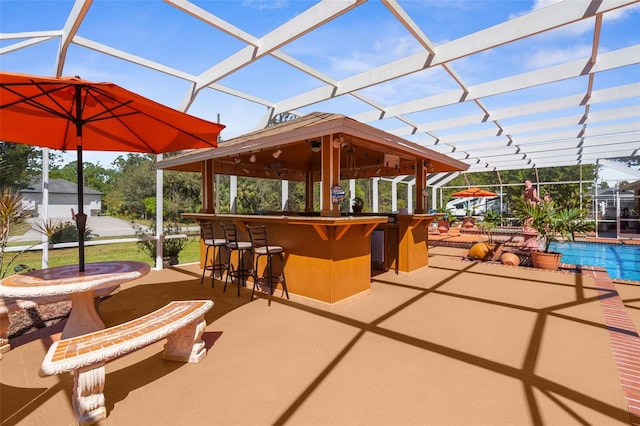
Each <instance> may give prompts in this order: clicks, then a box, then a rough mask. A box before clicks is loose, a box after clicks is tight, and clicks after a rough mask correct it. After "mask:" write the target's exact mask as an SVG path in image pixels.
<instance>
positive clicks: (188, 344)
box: [162, 315, 207, 363]
mask: <svg viewBox="0 0 640 426" xmlns="http://www.w3.org/2000/svg"><path fill="white" fill-rule="evenodd" d="M206 326H207V323H206V322H205V320H204V315H203V316H201V317H200V318H198V319H197V320H196V321H193V322H191V323H189V324H187V325H186V326H184V327H182V328H180V329H178V330H177V331H176V332H175V333H172V334H170V335H169V336H168V337H167V343H166V344H165V345H164V352H163V353H162V358H164V359H167V360H170V361H182V362H192V363H198V362H200V361H201V360H202V358H204V356H205V355H206V354H207V349H206V348H205V345H204V342H203V341H202V333H204V329H205V327H206Z"/></svg>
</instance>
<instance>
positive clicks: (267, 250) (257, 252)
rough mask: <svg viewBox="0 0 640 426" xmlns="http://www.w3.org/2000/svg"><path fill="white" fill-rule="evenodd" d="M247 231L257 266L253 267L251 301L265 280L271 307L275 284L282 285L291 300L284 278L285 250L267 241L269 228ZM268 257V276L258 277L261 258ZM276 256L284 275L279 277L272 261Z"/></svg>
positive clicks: (253, 228) (261, 227) (250, 228)
mask: <svg viewBox="0 0 640 426" xmlns="http://www.w3.org/2000/svg"><path fill="white" fill-rule="evenodd" d="M247 230H248V231H249V238H250V239H251V246H252V248H253V253H254V257H255V266H254V267H253V289H252V290H251V300H253V295H254V292H255V290H256V287H258V286H259V285H260V283H264V282H265V280H266V282H267V284H268V286H269V306H271V295H272V294H273V285H274V283H276V284H277V283H281V284H282V294H283V295H284V294H285V293H286V295H287V299H288V298H289V290H287V280H286V278H285V276H284V256H283V255H282V253H283V252H284V249H283V248H282V247H280V246H272V245H269V242H268V240H267V227H266V226H265V225H258V226H247ZM262 256H267V267H266V275H262V276H261V277H258V262H259V260H260V257H262ZM274 256H277V257H279V258H280V270H281V271H282V274H281V275H279V276H274V275H273V263H272V259H273V257H274Z"/></svg>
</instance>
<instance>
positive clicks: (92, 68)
mask: <svg viewBox="0 0 640 426" xmlns="http://www.w3.org/2000/svg"><path fill="white" fill-rule="evenodd" d="M193 3H194V4H196V5H197V6H199V7H201V8H203V9H205V10H207V11H209V12H211V13H212V14H214V15H216V16H218V17H219V18H222V19H224V20H226V21H228V22H229V23H231V24H233V25H234V26H235V27H237V28H239V29H240V30H242V31H244V32H246V33H249V34H251V35H252V36H254V37H258V38H259V37H262V36H264V35H265V34H268V33H269V32H270V31H272V30H274V29H275V28H277V27H278V26H280V25H282V24H283V23H285V22H286V21H288V20H290V19H291V18H293V17H295V16H297V15H299V14H301V13H303V12H304V11H305V10H307V9H309V8H310V7H312V6H313V5H314V4H315V2H314V1H305V0H273V1H270V0H238V1H234V0H226V1H219V0H216V1H193ZM399 3H400V4H401V5H402V7H403V8H404V9H405V10H406V11H407V12H408V14H409V15H410V16H411V17H412V18H413V19H414V20H415V21H416V22H417V23H418V24H419V25H420V27H421V28H422V29H423V31H424V32H425V33H426V34H427V36H428V37H429V38H430V40H431V41H432V42H433V43H434V44H435V45H436V46H437V45H439V44H441V43H445V42H448V41H450V40H454V39H457V38H460V37H463V36H465V35H468V34H472V33H474V32H477V31H480V30H482V29H484V28H488V27H490V26H493V25H496V24H498V23H500V22H503V21H505V20H508V19H511V18H514V17H516V16H519V15H522V14H525V13H528V12H530V11H531V10H534V9H537V8H540V7H544V6H546V5H548V4H549V3H551V2H549V1H524V0H509V1H500V0H491V1H482V0H460V1H444V0H399ZM72 7H73V2H72V1H56V0H51V1H31V0H16V1H14V0H0V30H1V32H2V33H15V32H31V31H51V30H60V29H62V28H63V27H64V24H65V21H66V19H67V16H68V14H69V11H70V10H71V8H72ZM610 25H615V31H607V28H608V26H610ZM638 28H640V9H639V8H638V7H635V8H627V9H625V10H624V13H622V12H621V13H616V12H613V13H610V14H607V15H606V19H605V21H604V23H603V31H602V35H601V43H600V48H601V52H602V51H606V50H615V49H619V48H621V47H624V46H628V45H631V44H637V43H640V30H638ZM78 36H81V37H84V38H87V39H89V40H92V41H94V42H98V43H102V44H105V45H109V46H111V47H114V48H116V49H119V50H122V51H125V52H127V53H129V54H132V55H138V56H142V57H145V58H148V59H150V60H153V61H155V62H158V63H161V64H164V65H167V66H170V67H172V68H176V69H179V70H181V71H184V72H187V73H190V74H193V75H198V74H200V73H202V72H204V71H206V70H207V69H209V68H210V67H212V66H214V65H215V64H217V63H218V62H220V61H221V60H223V59H224V58H226V57H228V56H230V55H232V54H233V53H235V52H237V51H239V50H240V49H242V48H243V47H245V44H244V43H242V42H240V41H239V40H237V39H235V38H233V37H231V36H229V35H227V34H224V33H222V32H220V31H219V30H217V29H214V28H212V27H210V26H208V25H206V24H205V23H203V22H201V21H199V20H197V19H195V18H193V17H191V16H189V15H188V14H185V13H183V12H181V11H179V10H177V9H176V8H175V7H173V6H172V5H170V4H167V3H165V2H160V1H151V0H139V1H129V0H116V1H105V0H96V1H94V3H93V5H92V6H91V9H90V11H89V13H88V14H87V17H86V18H85V20H84V22H83V23H82V26H81V27H80V30H79V31H78ZM592 39H593V23H592V22H579V23H576V24H573V25H571V26H569V27H566V28H561V29H558V30H553V31H549V32H547V33H543V34H540V35H538V36H533V37H529V38H526V39H523V40H520V41H517V42H514V43H510V44H508V45H504V46H500V47H498V48H495V49H491V50H489V51H486V52H483V53H480V54H477V55H473V56H471V57H466V58H463V59H458V60H455V61H452V62H451V65H452V66H453V67H454V68H455V70H456V72H457V73H458V74H459V75H460V76H461V77H462V78H463V79H464V80H465V82H466V83H467V84H469V85H475V84H481V83H483V82H488V81H492V80H495V79H498V78H504V77H508V76H511V75H515V74H519V73H523V72H527V71H532V70H536V69H540V68H544V67H548V66H551V65H555V64H559V63H563V62H567V61H569V60H571V59H574V58H581V57H584V56H585V55H588V54H589V50H590V49H591V41H592ZM19 41H20V40H15V39H14V40H0V48H2V47H6V46H10V45H12V44H14V43H16V42H19ZM57 49H58V39H54V40H50V41H46V42H43V43H40V44H36V45H34V46H31V47H29V48H26V49H22V50H16V51H13V52H10V53H7V54H4V55H0V69H2V70H5V71H14V72H23V73H31V74H38V75H53V74H54V73H55V60H56V59H55V58H56V54H57ZM421 49H422V47H421V46H420V44H419V43H418V42H417V41H416V40H415V39H414V38H413V37H412V36H411V35H410V34H409V33H408V32H407V30H406V29H405V28H404V27H403V26H401V25H400V24H399V23H398V21H397V20H396V19H395V18H394V17H393V16H392V15H391V13H390V12H389V10H388V9H387V8H385V7H384V5H383V4H382V3H380V2H379V1H377V0H369V1H368V2H367V3H365V4H364V5H363V6H360V7H358V8H356V9H354V10H353V11H352V12H348V13H346V14H344V15H342V16H341V17H339V18H337V19H336V20H334V21H333V22H331V23H329V24H328V25H325V26H321V27H319V28H317V29H316V30H314V31H312V32H310V33H308V34H306V35H304V36H302V37H300V38H299V39H297V40H295V41H294V42H292V43H290V44H288V45H285V46H283V47H282V48H281V50H282V51H283V52H284V53H286V54H287V55H290V56H292V57H294V58H296V59H297V60H299V61H301V62H303V63H305V64H307V65H309V66H312V67H314V68H316V69H317V70H319V71H320V72H322V73H324V74H325V75H327V76H329V77H330V78H333V79H336V80H340V79H344V78H347V77H350V76H353V75H356V74H358V73H361V72H363V71H366V70H369V69H371V68H374V67H376V66H380V65H383V64H386V63H389V62H392V61H394V60H397V59H400V58H404V57H407V56H409V55H411V54H413V53H416V52H419V51H420V50H421ZM497 58H499V60H498V59H497ZM504 58H508V59H507V60H505V59H504ZM627 68H628V69H627V70H624V71H619V72H611V73H608V75H607V73H603V74H604V75H602V76H599V78H598V79H597V80H596V82H595V84H596V86H597V87H595V88H594V89H598V88H605V87H610V86H613V85H617V84H623V83H625V82H626V83H631V82H637V81H638V80H639V76H640V67H639V66H632V67H627ZM63 75H79V76H81V77H82V78H85V79H87V80H94V81H112V82H114V83H117V84H119V85H122V86H124V87H126V88H127V89H129V90H132V91H135V92H138V93H141V94H143V95H145V96H147V97H150V98H152V99H154V100H156V101H159V102H162V103H164V104H166V105H169V106H171V107H174V108H178V107H179V106H180V104H181V102H182V100H183V98H184V96H185V94H186V93H187V91H188V88H189V85H188V84H187V82H185V81H183V80H180V79H178V78H175V77H171V76H168V75H165V74H162V73H158V72H156V71H152V70H149V69H146V68H143V67H140V66H138V65H134V64H131V63H128V62H125V61H122V60H119V59H116V58H113V57H111V56H108V55H104V54H101V53H99V52H96V51H93V50H89V49H85V48H83V47H79V46H76V45H73V44H72V45H71V47H70V48H69V51H68V54H67V60H66V63H65V68H64V72H63ZM585 78H586V77H585ZM219 83H220V84H222V85H224V86H227V87H230V88H233V89H235V90H239V91H242V92H246V93H250V94H252V95H254V96H257V97H258V98H262V99H264V100H266V101H269V102H279V101H282V100H285V99H287V98H289V97H291V96H294V95H296V94H298V93H302V92H306V91H309V90H312V89H316V88H319V87H321V85H322V84H321V83H320V82H319V81H318V80H316V79H315V78H312V77H310V76H309V75H307V74H305V73H303V72H300V71H299V70H296V69H293V68H291V67H289V66H288V65H284V64H283V63H281V62H280V61H278V60H277V59H274V58H272V57H265V58H263V59H260V60H259V61H257V62H256V63H253V64H250V65H248V66H247V67H245V68H244V69H242V70H240V71H238V72H236V73H234V74H232V75H230V76H227V77H225V78H223V79H221V80H220V81H219ZM575 84H581V82H580V81H571V82H567V83H566V84H558V85H555V86H550V87H546V88H544V90H542V89H540V88H535V89H531V90H529V93H514V94H504V95H500V96H496V97H495V99H486V100H485V102H486V103H487V104H488V106H489V107H490V108H492V109H499V108H504V107H507V106H509V104H510V102H511V103H513V102H515V101H516V100H518V98H519V97H522V96H528V97H531V99H532V101H534V100H543V99H548V98H550V97H556V96H559V94H560V93H559V92H562V93H564V92H566V93H573V92H572V90H574V88H573V87H572V85H575ZM453 88H455V83H454V82H453V81H452V80H451V78H450V77H449V76H448V75H446V73H444V72H443V71H442V70H441V69H439V68H438V69H433V70H426V71H423V72H420V73H415V74H412V75H409V76H405V77H402V78H400V79H397V80H393V81H390V82H387V83H384V84H381V85H378V86H375V87H372V88H369V89H365V90H363V91H362V92H361V93H362V94H363V95H365V96H367V97H369V98H370V99H372V100H373V101H375V102H379V103H381V104H384V105H389V104H397V103H402V102H405V101H407V100H409V99H413V98H416V97H424V96H430V95H432V94H436V93H441V92H445V91H447V90H451V89H453ZM473 108H474V106H473V105H470V104H469V103H462V104H457V105H453V106H450V107H446V108H440V109H439V110H438V111H435V110H433V111H423V112H420V113H416V114H414V115H413V116H410V117H409V118H411V119H413V120H415V121H417V122H429V121H435V120H438V119H440V118H446V117H448V116H451V115H459V114H462V115H464V114H465V113H467V112H466V110H467V109H469V110H471V109H473ZM370 109H371V107H370V106H368V105H366V104H364V103H362V102H360V101H359V100H357V99H355V98H353V97H346V96H342V97H339V98H335V99H331V100H328V101H324V102H322V103H320V104H319V105H315V106H313V107H309V108H302V109H301V111H302V112H311V111H316V110H321V111H328V112H339V113H343V114H357V113H362V112H365V111H368V110H370ZM188 112H189V113H190V114H193V115H197V116H200V117H202V118H205V119H208V120H211V121H216V119H217V116H218V114H219V115H220V119H221V122H222V123H223V124H225V125H226V126H227V128H226V129H225V130H224V131H223V133H222V137H223V138H224V139H229V138H232V137H234V136H238V135H240V134H243V133H246V132H248V131H252V130H255V128H256V126H257V125H258V122H259V120H260V119H261V118H262V116H263V115H264V113H265V112H266V108H265V107H264V106H261V105H258V104H254V103H252V102H248V101H246V100H242V99H239V98H235V97H233V96H229V95H226V94H223V93H220V92H216V91H212V90H206V91H204V92H202V93H201V94H200V95H199V96H198V98H197V99H196V101H195V102H194V103H193V104H192V105H191V107H190V109H189V110H188ZM541 118H542V117H541ZM375 125H376V126H377V127H380V128H383V129H385V130H389V129H394V128H398V127H400V126H401V125H402V123H399V122H398V121H397V120H381V121H380V122H377V123H375ZM477 127H479V126H477ZM469 130H473V128H470V129H469ZM117 155H119V154H114V153H98V152H85V161H91V162H94V163H95V162H100V164H102V165H103V166H107V165H109V164H110V162H111V161H112V160H113V159H114V158H115V157H116V156H117ZM69 158H73V156H72V155H69Z"/></svg>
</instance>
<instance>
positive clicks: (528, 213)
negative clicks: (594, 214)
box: [516, 200, 593, 253]
mask: <svg viewBox="0 0 640 426" xmlns="http://www.w3.org/2000/svg"><path fill="white" fill-rule="evenodd" d="M516 212H517V214H518V216H519V217H520V219H521V220H522V221H523V223H524V221H525V220H527V221H528V226H530V227H531V228H533V229H535V230H536V231H537V232H538V238H539V239H540V241H541V242H542V244H543V247H544V250H543V252H545V253H549V247H550V246H551V243H552V242H553V241H557V240H558V239H559V238H560V237H563V238H564V239H566V240H568V241H574V239H575V234H576V233H584V232H587V231H590V230H592V229H593V223H591V222H589V221H587V220H586V218H585V213H586V212H585V211H584V210H582V209H579V208H576V207H559V206H556V204H555V203H554V202H553V201H548V202H541V203H537V204H530V203H528V202H526V201H524V200H520V202H519V203H518V204H517V206H516Z"/></svg>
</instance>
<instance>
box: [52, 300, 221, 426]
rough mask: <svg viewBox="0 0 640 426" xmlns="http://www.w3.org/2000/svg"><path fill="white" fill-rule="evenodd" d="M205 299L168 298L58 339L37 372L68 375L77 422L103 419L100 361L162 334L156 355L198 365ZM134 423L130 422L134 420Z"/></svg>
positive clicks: (203, 350) (203, 352)
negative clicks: (130, 316)
mask: <svg viewBox="0 0 640 426" xmlns="http://www.w3.org/2000/svg"><path fill="white" fill-rule="evenodd" d="M212 306H213V302H212V301H211V300H188V301H174V302H171V303H169V304H168V305H166V306H164V307H162V308H160V309H158V310H157V311H155V312H151V313H150V314H147V315H145V316H143V317H140V318H138V319H135V320H132V321H129V322H126V323H124V324H119V325H115V326H113V327H110V328H107V329H104V330H99V331H95V332H93V333H89V334H84V335H81V336H77V337H72V338H69V339H64V340H59V341H57V342H55V343H54V344H53V345H51V347H50V348H49V350H48V352H47V355H46V356H45V358H44V361H43V362H42V366H41V367H40V376H41V377H44V376H49V375H52V374H62V373H65V372H72V373H73V392H72V402H73V409H74V412H75V415H76V418H77V419H78V422H79V423H80V424H81V425H86V424H93V423H95V422H97V421H99V420H101V419H104V418H106V417H107V410H106V408H105V404H104V395H103V393H102V391H103V389H104V382H105V367H104V365H105V363H106V362H107V361H110V360H112V359H114V358H117V357H120V356H123V355H126V354H128V353H131V352H134V351H136V350H138V349H141V348H143V347H145V346H148V345H150V344H152V343H155V342H157V341H159V340H162V339H164V338H165V337H166V338H167V343H166V344H165V346H164V351H163V353H162V357H163V358H164V359H167V360H171V361H182V362H192V363H198V362H200V360H202V358H204V356H205V355H206V353H207V351H206V348H205V345H204V342H203V341H202V338H201V337H202V333H203V332H204V329H205V327H206V322H205V319H204V314H205V313H206V312H207V311H209V309H211V307H212ZM134 423H135V421H134Z"/></svg>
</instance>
